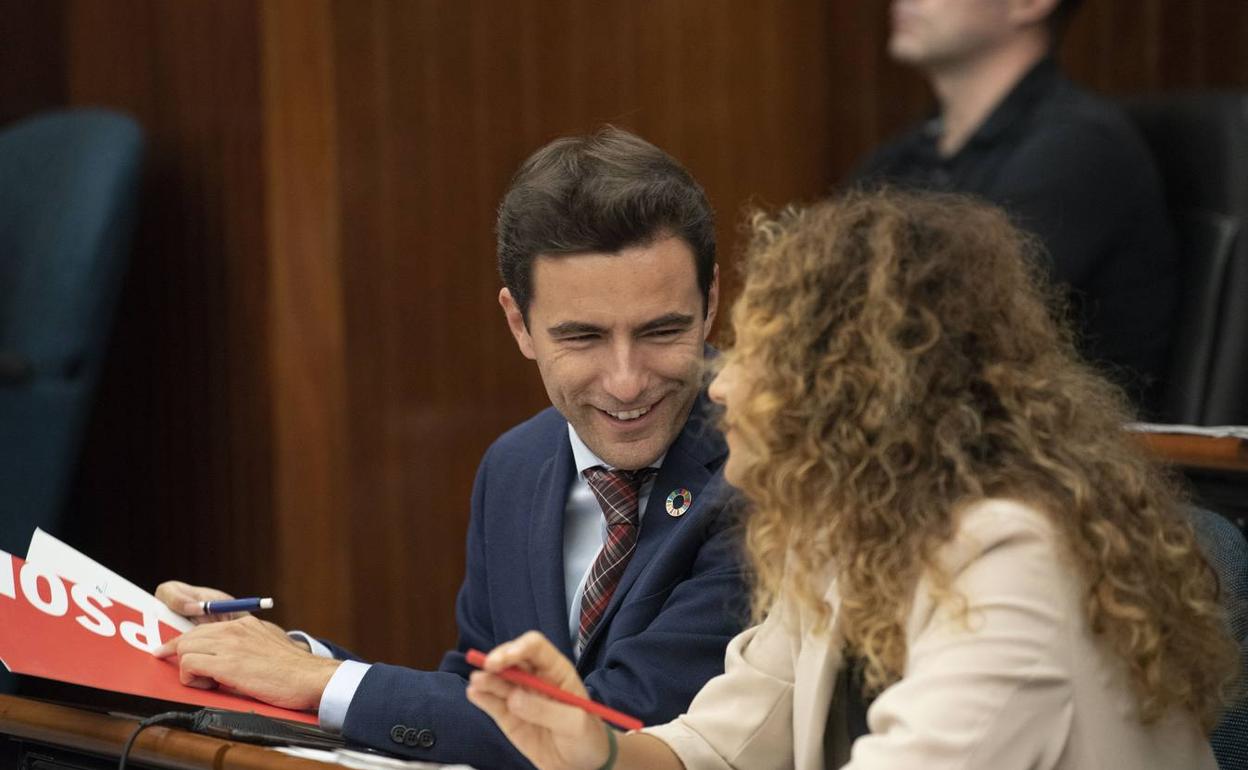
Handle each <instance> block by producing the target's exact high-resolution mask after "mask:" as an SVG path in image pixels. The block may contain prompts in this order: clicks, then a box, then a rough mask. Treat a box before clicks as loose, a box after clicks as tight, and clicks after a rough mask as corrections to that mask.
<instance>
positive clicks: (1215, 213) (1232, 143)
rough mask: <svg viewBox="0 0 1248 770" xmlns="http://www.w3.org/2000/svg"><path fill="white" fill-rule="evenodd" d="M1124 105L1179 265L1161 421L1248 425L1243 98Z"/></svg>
mask: <svg viewBox="0 0 1248 770" xmlns="http://www.w3.org/2000/svg"><path fill="white" fill-rule="evenodd" d="M1123 106H1124V107H1125V108H1126V111H1127V113H1128V114H1129V115H1130V116H1131V118H1132V119H1133V120H1134V121H1135V123H1136V124H1137V125H1138V126H1139V128H1140V131H1141V132H1142V133H1143V135H1144V138H1145V141H1146V142H1147V143H1148V145H1149V147H1150V148H1151V150H1152V152H1153V155H1154V156H1155V157H1156V159H1157V165H1158V168H1159V169H1160V171H1161V176H1162V181H1163V184H1164V185H1165V189H1166V199H1167V202H1168V205H1169V208H1170V211H1171V214H1172V216H1173V217H1174V220H1175V228H1176V231H1177V233H1178V237H1179V243H1180V250H1181V256H1182V258H1183V260H1184V267H1183V272H1184V282H1183V286H1182V287H1181V292H1182V294H1181V297H1182V299H1181V300H1180V303H1179V319H1180V320H1179V326H1178V328H1177V329H1176V330H1175V332H1176V334H1175V347H1174V355H1173V357H1172V361H1171V368H1170V373H1169V376H1168V377H1167V383H1166V392H1165V403H1164V405H1163V415H1162V418H1163V419H1164V420H1166V421H1169V422H1179V423H1192V424H1198V425H1217V424H1233V425H1240V424H1244V423H1248V398H1246V397H1245V393H1246V392H1248V94H1242V93H1231V92H1191V93H1177V94H1158V95H1152V96H1146V97H1137V98H1134V99H1131V100H1128V101H1126V102H1124V104H1123Z"/></svg>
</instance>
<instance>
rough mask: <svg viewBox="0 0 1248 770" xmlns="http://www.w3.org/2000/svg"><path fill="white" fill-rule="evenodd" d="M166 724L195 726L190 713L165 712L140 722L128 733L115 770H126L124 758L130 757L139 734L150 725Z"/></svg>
mask: <svg viewBox="0 0 1248 770" xmlns="http://www.w3.org/2000/svg"><path fill="white" fill-rule="evenodd" d="M168 724H174V725H178V726H180V727H190V726H192V725H193V724H195V714H194V713H192V712H190V711H166V712H164V713H163V714H156V715H155V716H150V717H148V718H147V719H144V720H142V721H140V722H139V723H138V725H136V726H135V728H134V732H132V733H130V737H129V738H127V739H126V745H125V746H123V747H122V749H121V759H120V760H119V761H118V763H117V770H126V758H127V757H128V756H130V749H132V748H134V741H135V739H136V738H138V737H139V733H141V732H143V731H144V730H146V729H147V728H149V727H151V726H152V725H168Z"/></svg>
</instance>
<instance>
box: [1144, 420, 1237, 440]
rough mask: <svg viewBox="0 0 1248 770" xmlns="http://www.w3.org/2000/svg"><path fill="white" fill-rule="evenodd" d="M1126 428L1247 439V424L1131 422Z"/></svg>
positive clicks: (1147, 431) (1146, 431)
mask: <svg viewBox="0 0 1248 770" xmlns="http://www.w3.org/2000/svg"><path fill="white" fill-rule="evenodd" d="M1127 430H1133V431H1137V432H1139V433H1177V434H1180V435H1184V436H1209V437H1210V438H1240V439H1245V440H1248V425H1168V424H1166V423H1160V422H1132V423H1127Z"/></svg>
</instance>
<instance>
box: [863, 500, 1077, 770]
mask: <svg viewBox="0 0 1248 770" xmlns="http://www.w3.org/2000/svg"><path fill="white" fill-rule="evenodd" d="M1028 518H1031V517H1028ZM1035 518H1037V519H1038V516H1037V517H1035ZM1009 520H1012V523H1009ZM1002 521H1005V522H1006V523H1005V525H1004V526H998V525H999V524H1000V523H1001V522H1002ZM1019 522H1020V518H1019V517H1018V516H1016V515H1014V514H1009V513H1007V514H1005V515H1004V516H1002V517H999V518H997V520H996V521H993V520H992V518H978V519H977V526H976V527H974V531H975V532H976V535H977V539H979V540H980V541H981V542H980V545H979V546H978V547H977V548H975V549H974V550H975V551H976V552H975V553H972V554H970V555H969V556H967V557H965V558H959V561H961V562H962V563H961V566H960V567H959V568H958V569H956V570H951V574H952V577H953V583H952V585H951V589H952V590H953V591H954V592H955V595H960V596H962V597H965V599H966V609H967V614H966V615H965V616H963V615H962V614H961V613H960V611H959V610H960V605H959V602H957V601H956V600H945V601H936V600H935V599H933V598H931V592H930V590H929V589H930V585H929V584H927V583H926V582H920V584H919V588H918V591H917V593H916V598H915V607H914V610H913V611H912V614H911V618H910V621H909V628H908V632H907V645H908V652H907V659H906V672H905V676H904V677H903V678H902V679H901V680H900V681H899V682H897V683H896V684H894V685H892V686H891V687H889V688H888V689H887V690H885V691H884V692H883V693H882V694H881V695H880V697H879V698H878V699H876V701H875V703H873V704H872V705H871V708H870V709H869V711H868V713H867V721H868V724H869V726H870V728H871V734H870V735H866V736H863V737H861V738H859V739H858V740H857V741H856V742H855V743H854V745H853V750H852V754H851V759H850V762H849V764H848V765H847V766H846V770H884V769H885V768H898V767H923V768H930V769H931V770H941V769H942V768H949V769H950V770H952V769H953V768H956V769H957V770H995V769H996V768H1002V767H1029V768H1036V770H1043V769H1044V768H1051V767H1054V766H1055V765H1056V764H1057V763H1058V761H1059V759H1060V758H1061V757H1060V755H1061V752H1062V750H1063V749H1064V747H1065V746H1066V736H1067V735H1068V734H1069V731H1070V729H1071V719H1072V713H1073V690H1072V687H1071V680H1070V671H1071V661H1069V660H1067V658H1068V656H1069V655H1070V654H1071V650H1072V649H1073V646H1072V639H1071V637H1072V635H1077V634H1080V633H1081V626H1079V624H1078V623H1077V620H1078V618H1079V617H1080V600H1079V588H1078V586H1077V585H1076V582H1075V581H1074V580H1073V579H1072V576H1071V575H1070V574H1068V573H1069V570H1068V568H1067V567H1066V565H1065V564H1064V563H1063V562H1062V561H1061V560H1060V559H1059V558H1058V555H1057V552H1056V550H1055V543H1054V541H1053V538H1054V535H1053V533H1052V532H1051V530H1046V527H1047V524H1045V523H1040V522H1037V523H1026V522H1024V523H1022V524H1020V523H1019ZM964 529H966V528H964ZM967 542H968V543H969V542H970V541H969V539H967Z"/></svg>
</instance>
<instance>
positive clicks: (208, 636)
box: [153, 616, 342, 710]
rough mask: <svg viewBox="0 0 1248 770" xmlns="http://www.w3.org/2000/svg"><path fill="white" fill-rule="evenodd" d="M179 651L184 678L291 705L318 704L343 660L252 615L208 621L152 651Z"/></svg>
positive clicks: (305, 707)
mask: <svg viewBox="0 0 1248 770" xmlns="http://www.w3.org/2000/svg"><path fill="white" fill-rule="evenodd" d="M153 654H154V655H155V656H156V657H158V658H167V657H170V656H173V655H177V656H178V658H179V660H178V666H179V670H180V673H181V679H182V684H185V685H189V686H191V687H199V688H201V689H209V688H212V687H214V686H216V685H220V686H222V687H226V688H228V689H230V690H233V691H235V692H239V693H242V694H244V695H249V696H251V697H253V698H255V699H257V700H262V701H264V702H265V703H271V704H273V705H274V706H281V707H283V708H288V709H300V710H314V709H316V708H317V707H318V706H320V704H321V694H322V693H324V692H325V686H326V685H328V684H329V680H330V677H332V676H333V675H334V671H336V670H337V669H338V666H340V665H341V664H342V661H338V660H332V659H330V658H318V657H316V656H315V655H312V654H311V653H309V652H307V651H306V649H304V647H303V646H302V645H300V644H298V643H296V642H294V641H292V640H291V639H289V638H288V637H287V636H286V634H285V632H283V631H282V629H280V628H278V627H277V626H275V625H274V624H272V623H265V622H263V621H260V620H257V619H256V618H253V617H250V616H248V617H243V618H238V619H236V620H231V621H228V622H224V623H206V624H204V625H201V626H198V627H196V628H193V629H191V630H190V631H188V632H186V633H185V634H183V635H181V636H179V637H177V638H176V639H170V640H169V641H168V642H166V643H165V644H164V645H162V646H161V647H160V649H158V650H156V652H155V653H153Z"/></svg>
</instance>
